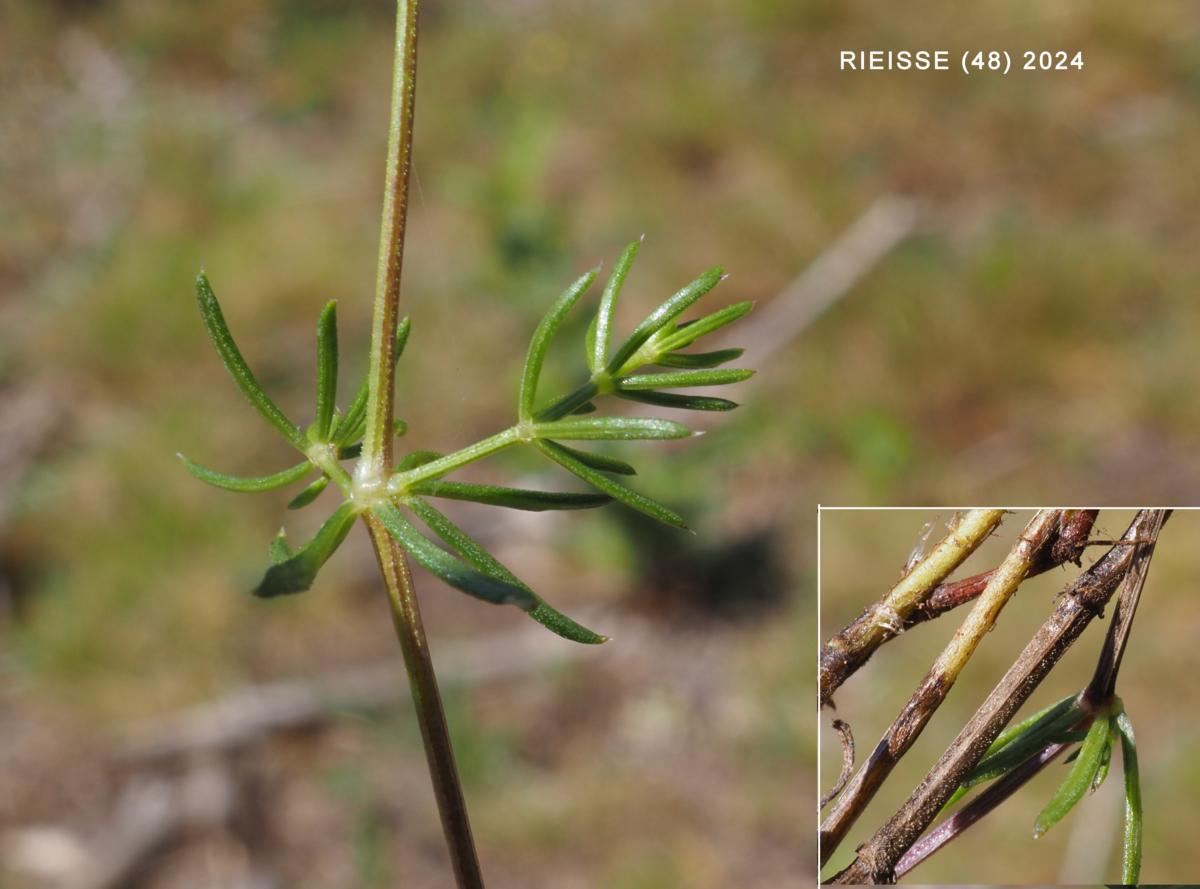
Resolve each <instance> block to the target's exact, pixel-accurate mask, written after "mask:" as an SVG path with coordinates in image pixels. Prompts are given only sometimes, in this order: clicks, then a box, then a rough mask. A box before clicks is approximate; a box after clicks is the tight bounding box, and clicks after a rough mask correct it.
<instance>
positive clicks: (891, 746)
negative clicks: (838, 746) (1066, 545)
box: [820, 509, 1063, 864]
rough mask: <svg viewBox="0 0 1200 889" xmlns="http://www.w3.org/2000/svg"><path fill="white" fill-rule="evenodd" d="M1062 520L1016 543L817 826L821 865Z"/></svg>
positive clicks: (1046, 517)
mask: <svg viewBox="0 0 1200 889" xmlns="http://www.w3.org/2000/svg"><path fill="white" fill-rule="evenodd" d="M1062 519H1063V511H1062V510H1057V509H1044V510H1041V511H1039V512H1038V513H1037V515H1035V516H1034V517H1033V519H1032V520H1031V521H1030V522H1029V524H1028V525H1027V526H1026V527H1025V530H1024V531H1023V532H1022V533H1021V535H1020V536H1019V537H1018V538H1017V541H1016V543H1015V544H1014V545H1013V548H1012V550H1011V551H1010V552H1009V554H1008V556H1007V557H1006V558H1005V559H1004V561H1003V562H1002V563H1001V564H1000V567H998V568H997V569H996V571H995V573H994V574H993V575H992V578H991V580H990V581H988V585H987V588H986V589H985V590H984V592H983V594H982V595H981V596H980V597H979V600H978V601H977V602H976V603H975V606H974V607H973V608H972V609H971V612H970V614H968V615H967V617H966V619H965V620H964V621H963V623H962V626H960V627H959V628H958V630H957V631H956V632H955V634H954V637H953V638H952V639H951V640H950V642H949V644H948V645H947V646H946V648H945V650H944V651H942V653H941V655H939V656H938V659H937V660H936V661H934V663H933V666H931V667H930V668H929V672H928V673H926V674H925V678H924V679H922V680H921V683H920V684H919V685H918V686H917V690H916V691H915V692H913V695H912V697H911V698H910V699H909V701H908V703H907V704H905V705H904V708H903V709H902V710H901V711H900V714H899V715H898V716H897V717H896V719H895V721H893V722H892V724H891V726H889V727H888V730H887V731H886V732H885V733H884V735H883V738H882V739H881V740H880V741H879V744H878V745H876V747H875V749H874V750H873V751H872V752H871V755H870V757H868V759H867V761H866V762H865V763H864V764H863V766H862V768H860V769H859V771H858V773H857V774H855V776H854V778H853V779H852V780H851V781H850V784H849V786H848V787H847V789H846V791H845V792H844V793H843V794H842V796H841V797H840V798H839V799H838V800H837V803H836V804H835V805H834V808H833V810H832V811H831V812H830V813H829V815H828V816H827V817H826V819H825V821H824V822H823V823H822V824H821V831H820V844H821V863H822V864H824V863H825V862H826V861H828V860H829V856H830V855H831V854H833V851H834V850H835V849H836V848H837V846H838V845H839V844H840V843H841V841H842V840H843V839H845V836H846V832H847V831H849V829H850V828H851V827H852V826H853V824H854V822H855V821H856V820H857V819H858V817H859V816H860V815H861V814H862V812H863V810H864V809H865V808H866V807H867V805H868V804H869V803H870V801H871V799H872V798H873V797H874V795H875V792H876V791H877V790H878V789H879V787H880V786H881V785H882V784H883V782H884V780H886V779H887V776H888V775H889V774H890V773H891V771H892V769H893V768H894V767H895V765H896V763H898V762H899V761H900V759H901V757H903V756H904V754H905V753H907V752H908V750H909V748H910V747H911V746H912V745H913V743H914V742H915V741H916V739H917V738H918V737H919V736H920V734H921V732H922V731H923V730H924V728H925V726H926V724H927V723H928V722H929V720H930V718H931V717H932V716H933V714H934V713H935V712H936V711H937V708H938V707H940V706H941V705H942V702H943V701H944V700H945V699H946V695H947V694H948V693H949V692H950V689H951V687H953V685H954V682H955V681H956V680H957V678H958V675H959V673H960V672H961V671H962V669H963V667H964V666H966V663H967V661H968V660H969V659H970V658H971V656H972V655H973V654H974V653H975V650H976V648H977V647H978V645H979V643H980V641H981V640H982V639H983V637H984V636H985V635H987V633H988V631H989V630H990V629H991V628H992V627H993V626H994V625H995V622H996V619H997V618H998V617H999V614H1000V611H1001V609H1003V607H1004V605H1005V604H1006V603H1007V602H1008V600H1009V599H1010V598H1011V597H1012V595H1013V593H1014V592H1016V590H1017V587H1018V586H1020V584H1021V582H1022V581H1023V580H1024V579H1025V575H1026V574H1027V573H1028V572H1029V569H1030V567H1031V566H1032V565H1033V564H1034V563H1035V562H1036V561H1037V560H1038V558H1039V556H1040V554H1041V553H1042V551H1043V550H1044V549H1047V548H1049V546H1050V545H1051V537H1052V535H1053V533H1054V531H1055V530H1056V529H1057V528H1058V527H1059V524H1060V522H1061V521H1062ZM989 743H990V742H989Z"/></svg>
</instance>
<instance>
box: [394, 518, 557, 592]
mask: <svg viewBox="0 0 1200 889" xmlns="http://www.w3.org/2000/svg"><path fill="white" fill-rule="evenodd" d="M371 511H372V512H373V513H374V514H375V515H376V516H377V517H378V518H379V521H380V522H382V523H383V526H384V527H385V528H387V530H388V533H389V534H391V535H392V537H394V538H395V539H396V542H397V543H399V544H400V545H401V546H402V547H404V549H406V550H407V551H408V552H409V553H410V554H411V555H412V557H413V558H414V559H415V560H416V561H417V562H418V563H419V564H420V565H421V566H422V567H424V568H425V569H426V570H427V571H429V572H430V573H432V574H434V575H436V576H437V577H439V578H441V579H442V580H443V581H445V582H446V583H447V584H449V585H450V586H452V587H454V588H455V589H456V590H461V591H462V592H464V593H467V594H468V595H471V596H474V597H475V598H477V599H482V600H483V601H485V602H491V603H492V604H495V605H516V606H517V607H518V608H520V609H521V610H523V611H531V610H532V609H533V607H534V606H535V605H536V604H537V597H536V596H534V595H533V593H531V592H530V591H529V590H528V589H525V588H524V587H522V586H520V585H516V584H513V583H509V582H505V581H501V580H497V579H496V578H494V577H488V576H487V575H485V574H482V573H480V572H479V571H476V570H475V569H473V568H471V567H470V566H469V565H467V564H465V563H464V562H463V561H462V560H461V559H459V558H457V557H455V556H454V555H452V554H450V553H448V552H446V551H445V550H444V549H442V548H441V547H440V546H438V545H437V544H436V543H434V542H433V541H432V540H430V539H429V538H428V537H426V536H424V535H423V534H422V533H421V532H420V531H418V530H417V529H416V526H414V525H413V523H412V522H410V521H409V520H408V519H406V518H405V517H404V516H403V514H401V512H400V510H399V509H398V508H396V507H395V506H394V505H393V504H391V503H377V504H375V505H374V506H372V507H371Z"/></svg>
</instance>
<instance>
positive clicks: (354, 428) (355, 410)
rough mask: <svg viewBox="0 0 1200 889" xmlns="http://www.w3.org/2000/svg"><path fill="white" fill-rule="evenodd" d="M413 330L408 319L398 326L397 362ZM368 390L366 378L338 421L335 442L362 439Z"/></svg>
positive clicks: (340, 442) (334, 431)
mask: <svg viewBox="0 0 1200 889" xmlns="http://www.w3.org/2000/svg"><path fill="white" fill-rule="evenodd" d="M411 330H412V322H411V321H410V320H409V319H408V318H402V319H401V320H400V323H399V324H398V325H397V326H396V360H397V361H399V360H400V356H401V355H403V354H404V347H405V345H407V343H408V334H409V332H410V331H411ZM367 389H368V386H367V378H366V376H364V377H363V381H362V385H360V386H359V387H358V392H356V393H355V395H354V400H353V401H352V402H350V407H349V408H347V409H346V413H345V415H344V416H343V417H342V418H341V419H340V420H338V423H337V426H336V427H335V428H334V430H333V440H334V441H336V442H338V443H339V444H344V443H345V442H350V441H356V440H357V439H359V438H361V437H362V434H363V431H364V430H365V429H366V425H367V395H368V392H367Z"/></svg>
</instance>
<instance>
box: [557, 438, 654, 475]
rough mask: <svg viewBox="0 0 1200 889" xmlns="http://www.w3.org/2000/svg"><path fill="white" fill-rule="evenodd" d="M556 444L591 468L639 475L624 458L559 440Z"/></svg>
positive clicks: (618, 473)
mask: <svg viewBox="0 0 1200 889" xmlns="http://www.w3.org/2000/svg"><path fill="white" fill-rule="evenodd" d="M555 444H557V445H558V446H559V448H561V449H562V450H563V451H565V452H566V453H567V454H569V455H570V456H572V457H574V458H575V459H576V460H578V461H579V462H580V463H582V464H583V465H584V466H586V467H588V468H589V469H598V470H600V471H601V472H611V473H612V474H613V475H637V470H636V469H634V468H633V467H632V466H631V465H629V464H628V463H626V462H625V461H624V460H618V459H617V458H616V457H609V456H606V455H604V454H595V453H593V452H591V451H581V450H579V449H578V448H569V447H567V446H566V445H565V444H560V443H559V442H555Z"/></svg>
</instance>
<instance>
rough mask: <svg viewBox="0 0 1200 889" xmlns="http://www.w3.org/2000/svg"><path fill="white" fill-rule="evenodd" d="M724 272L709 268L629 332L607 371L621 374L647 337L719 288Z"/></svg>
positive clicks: (717, 267)
mask: <svg viewBox="0 0 1200 889" xmlns="http://www.w3.org/2000/svg"><path fill="white" fill-rule="evenodd" d="M724 274H725V270H724V269H723V268H721V267H720V266H715V267H713V268H711V269H709V270H708V271H707V272H705V273H704V274H703V275H701V276H700V277H699V278H696V279H695V280H694V281H691V282H690V283H688V284H687V285H685V286H684V287H683V288H681V289H680V290H679V291H678V292H676V293H675V294H674V295H673V296H672V297H671V298H670V299H668V300H667V301H666V302H664V303H663V304H662V305H661V306H659V307H658V308H657V309H655V310H654V311H653V312H651V313H650V314H649V315H647V316H646V319H645V320H644V321H642V323H641V324H639V325H638V326H637V327H635V328H634V330H633V333H631V334H630V335H629V339H627V340H625V342H624V343H622V344H621V347H620V348H619V349H617V351H616V353H615V354H614V355H613V357H612V358H611V359H610V360H609V362H608V364H607V365H606V369H607V371H608V372H609V373H610V374H613V375H616V374H618V373H619V372H620V370H621V368H622V367H624V365H625V362H626V361H628V360H629V359H630V358H632V357H633V353H634V352H636V351H637V350H638V349H640V348H641V346H642V344H643V343H644V342H646V340H648V339H650V337H651V336H653V335H654V334H655V333H657V332H658V331H659V330H661V329H662V328H663V326H664V325H667V324H670V323H671V322H672V321H674V320H675V319H676V318H678V317H679V316H680V315H681V314H682V313H683V312H685V311H687V309H688V307H689V306H691V305H692V304H693V303H694V302H696V300H698V299H700V297H702V296H704V294H706V293H708V292H709V291H710V290H712V289H713V288H714V287H716V286H717V284H718V283H719V282H720V281H721V278H722V277H723V276H724ZM598 338H599V337H597V339H598Z"/></svg>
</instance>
